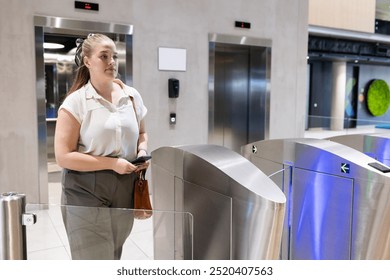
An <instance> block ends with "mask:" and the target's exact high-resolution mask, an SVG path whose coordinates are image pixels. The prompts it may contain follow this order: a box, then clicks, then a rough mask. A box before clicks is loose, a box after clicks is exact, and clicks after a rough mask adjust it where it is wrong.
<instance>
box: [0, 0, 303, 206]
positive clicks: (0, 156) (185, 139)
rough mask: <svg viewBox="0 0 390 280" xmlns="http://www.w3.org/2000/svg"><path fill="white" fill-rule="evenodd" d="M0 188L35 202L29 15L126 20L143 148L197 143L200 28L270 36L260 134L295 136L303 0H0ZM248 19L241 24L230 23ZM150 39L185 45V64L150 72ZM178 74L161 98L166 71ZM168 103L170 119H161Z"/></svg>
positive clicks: (204, 77) (202, 124) (204, 46)
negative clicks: (265, 129) (266, 113)
mask: <svg viewBox="0 0 390 280" xmlns="http://www.w3.org/2000/svg"><path fill="white" fill-rule="evenodd" d="M0 2H1V5H2V8H1V10H0V61H1V64H2V66H1V67H0V80H1V82H0V96H1V103H0V118H1V122H0V191H1V192H5V191H10V190H13V191H18V192H24V193H26V194H27V198H28V201H31V202H35V203H36V202H40V203H44V202H45V200H47V190H40V189H39V182H38V181H39V176H38V173H39V172H40V171H39V168H38V129H37V109H36V92H35V83H36V81H35V54H34V48H35V46H34V24H33V17H34V15H44V16H45V15H47V16H59V17H66V18H74V19H80V20H91V21H102V22H116V23H124V24H132V25H134V36H133V46H134V48H133V55H134V66H133V73H134V76H133V78H134V79H133V81H134V84H133V85H134V87H136V88H137V89H138V90H139V91H140V92H141V94H142V95H143V97H144V101H145V103H146V105H147V107H148V109H149V114H148V116H147V128H148V132H149V136H150V150H154V149H156V148H158V147H160V146H164V145H177V144H189V143H191V144H200V143H207V131H208V128H207V124H208V33H220V34H229V35H237V36H249V37H255V38H266V39H271V40H272V62H271V64H272V66H271V68H272V70H271V89H270V91H271V105H270V107H271V108H270V111H271V113H270V138H283V137H301V136H303V132H304V117H305V108H306V98H305V96H306V55H307V36H308V34H307V18H308V15H307V10H308V8H307V6H308V0H289V1H283V0H236V1H226V0H197V1H190V0H115V1H111V0H95V1H94V2H97V3H99V4H100V11H99V12H98V13H95V12H85V11H76V10H75V9H74V8H73V6H74V1H73V0H61V1H59V0H57V1H53V0H31V1H26V0H13V1H7V0H0ZM235 20H243V21H249V22H251V24H252V27H251V29H250V30H241V29H236V28H234V21H235ZM158 47H178V48H185V49H187V71H186V72H166V71H164V72H163V71H158V65H157V51H158ZM171 77H174V78H178V79H180V82H181V84H180V85H181V88H180V91H181V93H180V97H179V98H178V99H177V100H169V98H168V94H167V80H168V78H171ZM170 111H175V112H176V113H177V124H176V126H175V127H170V126H169V123H168V117H169V113H170Z"/></svg>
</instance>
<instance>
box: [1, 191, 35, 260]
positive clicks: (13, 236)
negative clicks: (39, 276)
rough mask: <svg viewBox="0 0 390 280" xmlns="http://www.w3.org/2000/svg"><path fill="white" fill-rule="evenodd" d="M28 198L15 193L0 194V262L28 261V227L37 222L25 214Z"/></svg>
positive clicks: (31, 216)
mask: <svg viewBox="0 0 390 280" xmlns="http://www.w3.org/2000/svg"><path fill="white" fill-rule="evenodd" d="M25 206H26V196H25V195H24V194H18V193H13V192H8V193H2V194H0V260H26V259H27V249H26V248H27V244H26V226H27V225H33V224H35V222H36V217H35V215H34V214H28V213H25Z"/></svg>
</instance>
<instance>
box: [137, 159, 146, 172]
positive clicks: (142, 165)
mask: <svg viewBox="0 0 390 280" xmlns="http://www.w3.org/2000/svg"><path fill="white" fill-rule="evenodd" d="M136 166H137V170H136V172H138V171H141V170H146V169H148V167H149V160H148V161H145V162H143V163H140V164H137V165H136Z"/></svg>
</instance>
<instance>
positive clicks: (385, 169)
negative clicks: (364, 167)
mask: <svg viewBox="0 0 390 280" xmlns="http://www.w3.org/2000/svg"><path fill="white" fill-rule="evenodd" d="M368 165H369V166H371V167H374V168H375V169H377V170H379V171H382V172H383V173H388V172H390V168H389V167H387V166H386V165H383V164H379V163H377V162H370V163H369V164H368Z"/></svg>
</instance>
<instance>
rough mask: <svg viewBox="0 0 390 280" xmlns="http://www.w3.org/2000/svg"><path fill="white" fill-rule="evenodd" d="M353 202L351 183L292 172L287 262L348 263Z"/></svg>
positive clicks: (321, 174)
mask: <svg viewBox="0 0 390 280" xmlns="http://www.w3.org/2000/svg"><path fill="white" fill-rule="evenodd" d="M352 200H353V180H352V179H349V178H344V177H339V176H334V175H329V174H324V173H319V172H314V171H309V170H303V169H299V168H295V170H294V178H293V187H292V193H291V205H290V209H289V211H290V212H291V221H290V222H291V234H290V246H291V247H290V258H291V259H297V260H298V259H304V260H305V259H311V260H348V259H350V257H351V224H352Z"/></svg>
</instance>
